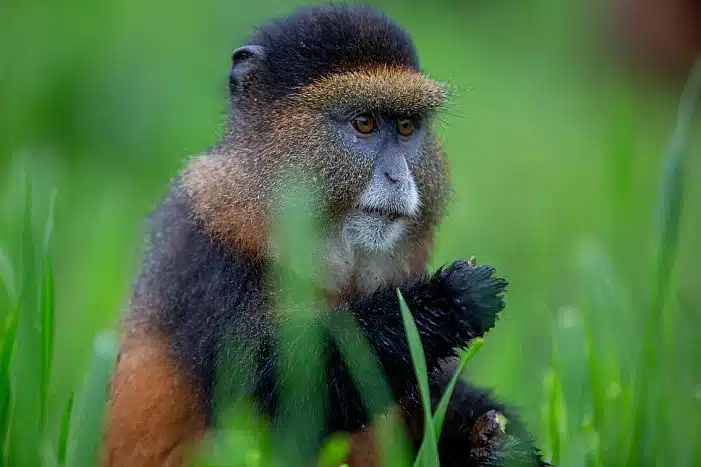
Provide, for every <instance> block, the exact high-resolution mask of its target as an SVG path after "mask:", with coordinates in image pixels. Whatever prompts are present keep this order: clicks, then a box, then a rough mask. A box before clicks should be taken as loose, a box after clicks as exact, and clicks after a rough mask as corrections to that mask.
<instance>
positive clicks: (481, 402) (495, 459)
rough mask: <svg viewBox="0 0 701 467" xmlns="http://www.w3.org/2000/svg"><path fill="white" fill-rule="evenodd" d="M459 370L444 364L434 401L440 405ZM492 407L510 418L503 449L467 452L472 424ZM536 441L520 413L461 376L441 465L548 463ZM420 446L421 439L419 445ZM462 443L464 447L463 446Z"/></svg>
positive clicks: (527, 466) (433, 384)
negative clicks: (481, 454) (475, 453)
mask: <svg viewBox="0 0 701 467" xmlns="http://www.w3.org/2000/svg"><path fill="white" fill-rule="evenodd" d="M456 370H457V367H456V365H455V364H452V365H450V366H448V367H447V368H446V367H444V368H441V369H440V370H439V371H436V372H435V373H434V374H433V377H432V378H431V380H430V392H431V403H432V405H433V410H435V409H436V407H437V406H438V403H439V402H440V399H441V397H442V396H443V394H444V392H445V390H446V388H447V386H448V383H449V381H450V379H451V377H452V375H453V374H454V373H455V371H456ZM490 410H496V411H498V412H500V413H502V414H504V415H505V416H506V418H507V419H508V422H507V425H506V434H507V438H506V440H505V441H504V444H503V447H502V449H500V450H494V451H491V452H490V454H489V455H488V456H486V457H473V456H470V457H468V456H467V451H468V448H466V446H470V443H471V438H470V436H471V432H472V428H473V426H474V424H475V422H476V421H477V419H478V418H479V417H481V416H482V415H483V414H485V413H486V412H488V411H490ZM534 445H535V444H534V441H533V439H532V437H531V435H530V433H529V432H528V430H527V429H526V428H525V426H524V425H523V424H522V423H521V420H520V419H519V417H518V414H517V413H516V412H515V411H514V410H512V409H511V408H510V407H507V406H505V405H503V404H500V403H499V402H497V401H495V400H494V398H493V397H492V396H491V395H490V393H489V391H487V390H484V389H480V388H477V387H474V386H472V385H471V384H470V383H468V382H467V381H465V380H458V382H457V384H456V385H455V389H454V391H453V394H452V396H451V399H450V402H449V404H448V410H447V411H446V415H445V419H444V422H443V429H442V430H441V437H440V439H439V440H438V452H439V456H440V462H441V467H488V466H503V467H536V466H538V467H545V466H549V465H550V464H548V463H547V462H545V461H544V460H543V458H542V457H541V455H540V453H539V451H538V450H537V449H536V448H534ZM415 447H416V448H417V449H418V447H419V444H418V441H417V444H416V446H415ZM461 447H462V448H461Z"/></svg>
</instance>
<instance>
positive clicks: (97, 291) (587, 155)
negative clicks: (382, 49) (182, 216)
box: [0, 0, 701, 467]
mask: <svg viewBox="0 0 701 467" xmlns="http://www.w3.org/2000/svg"><path fill="white" fill-rule="evenodd" d="M292 3H299V2H295V1H292V0H290V1H284V2H281V1H278V0H269V1H267V0H263V1H262V2H260V3H259V2H257V3H256V4H255V5H253V6H251V5H250V4H243V3H241V4H239V3H237V2H233V3H231V4H226V5H223V4H221V3H216V2H205V3H204V4H203V5H204V6H203V7H201V8H197V9H194V8H193V7H192V6H191V5H190V4H187V3H185V2H173V3H172V4H169V6H168V8H167V12H165V11H164V9H163V8H162V5H160V4H157V3H156V4H152V5H151V4H149V5H144V4H143V2H136V1H126V2H121V3H119V4H118V5H117V4H114V5H107V4H105V5H103V4H99V3H90V2H85V1H84V0H70V1H69V2H67V3H66V2H63V3H60V4H59V3H56V5H54V6H52V5H47V6H45V7H44V8H43V9H37V8H36V7H35V5H33V3H32V2H22V1H18V0H9V1H8V2H5V3H4V4H3V6H2V9H3V11H2V14H0V43H3V44H21V46H17V47H2V48H0V69H2V70H3V73H0V102H2V103H3V105H1V106H0V441H2V453H1V454H2V455H0V463H1V464H0V465H7V466H24V465H27V466H36V465H43V466H49V465H50V466H54V465H72V466H78V465H80V466H83V465H91V464H92V461H93V460H94V459H95V456H96V443H97V440H98V439H99V431H100V430H99V427H100V425H101V422H102V416H103V415H104V414H103V413H102V412H101V411H100V409H99V408H100V407H102V404H103V403H104V400H105V397H106V395H107V394H106V391H105V390H104V389H105V385H106V384H107V383H108V381H109V376H110V374H111V371H112V363H113V357H114V352H115V349H114V341H113V339H114V337H113V336H114V334H113V330H114V325H115V323H116V319H117V317H118V315H119V313H120V311H121V310H122V309H123V305H124V300H125V298H126V297H127V296H128V291H129V285H130V281H131V279H132V277H133V273H134V270H135V268H136V267H137V265H138V259H139V242H140V239H141V232H140V228H141V224H140V222H141V219H142V218H143V216H144V215H145V214H146V213H147V212H148V211H149V210H150V209H151V207H152V205H153V203H154V201H155V200H156V199H157V198H158V197H159V196H161V195H162V194H163V192H164V190H165V187H166V184H167V181H168V179H169V177H170V176H172V175H173V174H174V173H175V171H176V170H177V169H178V167H179V166H180V165H181V163H182V160H183V158H184V157H186V156H187V155H188V154H192V153H196V152H198V151H200V150H201V149H202V148H203V147H205V146H206V145H208V144H211V143H212V142H214V140H216V134H215V131H216V129H217V128H218V127H217V125H218V124H219V117H220V111H221V110H222V109H223V103H222V101H221V99H220V97H221V91H222V90H223V84H224V80H223V77H224V76H225V74H226V69H227V68H228V62H227V61H226V57H228V56H229V54H230V51H231V49H232V48H233V47H234V45H236V44H238V41H239V40H240V39H241V38H242V37H243V36H244V35H245V34H244V31H246V30H247V29H248V27H249V26H250V25H251V24H253V23H256V22H257V21H258V20H260V19H262V18H264V17H267V16H269V15H270V14H271V13H270V12H271V11H273V12H281V11H287V10H288V9H289V8H290V7H291V4H292ZM375 3H378V4H380V5H382V6H384V7H385V8H386V9H387V10H388V11H389V12H390V13H391V14H393V15H394V16H395V17H397V18H398V19H399V20H400V21H401V22H402V23H404V24H405V25H406V26H407V27H408V29H409V30H411V31H412V33H413V34H414V36H415V38H416V41H417V44H418V48H419V52H420V53H421V55H422V57H423V59H422V61H423V66H424V67H425V68H426V69H427V71H429V72H430V73H431V74H433V75H434V76H436V77H438V78H440V79H446V80H449V81H450V82H451V83H453V85H454V88H455V95H454V96H453V101H452V102H451V105H450V107H449V109H448V113H447V115H445V116H444V117H443V118H442V124H441V128H440V132H441V134H442V136H444V138H445V140H446V149H447V153H448V156H449V159H450V162H451V172H452V175H453V179H454V184H455V197H454V200H453V203H452V205H451V207H450V210H449V212H448V216H447V218H446V220H445V222H444V224H443V225H442V226H441V229H440V231H439V234H438V239H437V244H436V249H435V255H434V258H432V260H431V264H432V265H434V266H439V265H441V264H444V263H447V262H450V261H452V260H454V259H456V258H459V257H461V258H467V257H469V256H470V255H472V254H473V253H474V254H476V255H477V257H478V258H479V259H480V262H482V263H487V264H493V265H495V266H496V267H497V270H498V273H499V274H500V275H503V276H505V277H506V278H508V279H509V281H510V288H509V291H508V295H507V300H508V304H507V308H506V310H505V312H504V314H503V316H502V318H501V319H500V320H499V322H498V324H497V326H496V328H495V329H494V330H493V331H492V332H490V334H489V336H488V337H487V338H486V339H485V340H484V342H482V341H479V342H478V343H474V344H473V347H472V349H471V352H468V353H466V354H465V355H464V360H463V363H465V362H467V361H468V360H469V363H467V364H466V365H464V371H463V370H462V369H461V371H460V373H461V375H462V376H463V377H468V378H470V379H471V380H472V381H474V382H475V383H477V384H480V385H487V386H491V387H494V388H495V391H496V394H497V395H498V396H500V397H501V398H502V399H504V400H506V401H508V402H510V403H513V404H515V405H517V406H518V407H519V408H520V409H521V413H522V416H523V418H524V420H525V421H526V423H527V424H528V426H529V428H530V429H531V430H532V431H533V433H534V434H535V435H536V437H537V442H538V445H539V446H540V447H542V448H543V450H544V452H545V454H546V455H547V457H548V458H550V459H552V460H553V461H555V462H556V463H557V464H558V465H566V466H568V467H570V466H575V467H576V466H583V467H584V466H587V467H589V466H608V465H641V466H647V465H650V466H652V465H667V466H695V465H701V443H699V442H698V440H699V438H700V436H701V345H700V344H699V342H698V336H697V333H698V329H701V306H699V303H701V289H699V287H698V283H699V280H700V279H701V276H700V275H699V272H698V264H699V261H700V260H701V248H700V247H699V243H698V238H699V234H700V233H701V211H699V210H698V209H697V205H698V200H699V199H701V184H699V183H697V178H698V173H699V169H701V165H699V158H697V157H693V155H694V154H693V153H692V151H690V148H692V147H697V146H696V145H697V144H698V142H699V140H700V139H701V132H699V130H698V129H697V123H698V121H699V119H698V118H696V117H694V116H693V115H692V107H693V105H694V104H695V103H696V100H697V99H696V96H695V93H696V92H697V91H696V89H695V85H696V84H698V80H696V79H695V80H692V81H691V82H690V83H691V84H690V85H689V87H688V89H687V91H686V92H685V93H684V97H683V99H682V103H681V105H680V106H679V116H678V121H677V123H676V124H675V123H674V112H675V109H676V107H677V95H676V94H677V93H676V92H669V91H668V90H664V89H661V88H655V87H651V86H644V85H641V84H639V83H636V82H634V81H633V80H631V79H629V77H627V76H622V75H621V74H620V73H617V72H616V70H615V69H614V68H613V67H606V66H603V65H600V64H599V63H598V62H596V63H597V64H596V66H592V54H593V50H592V49H593V47H590V46H591V43H592V38H590V37H588V36H586V37H585V36H583V35H581V34H580V30H582V29H584V27H585V25H586V24H587V22H593V21H594V20H593V17H591V16H587V14H585V13H586V12H584V11H583V7H579V6H576V5H574V4H570V2H561V1H557V0H537V1H535V0H534V1H525V2H517V3H513V2H450V1H445V2H443V3H442V4H441V5H439V7H440V8H437V6H436V5H435V2H434V3H426V4H423V3H417V4H416V5H412V8H406V5H405V4H404V3H401V2H397V1H391V0H388V1H384V2H380V1H379V0H378V1H377V2H375ZM575 3H576V2H575ZM154 25H155V26H154ZM95 44H99V46H96V45H95ZM222 57H224V58H225V59H222ZM220 84H221V85H220ZM673 125H675V128H676V129H675V130H674V132H673V134H672V136H671V139H670V137H669V133H670V128H671V127H672V126H673ZM290 212H293V211H290ZM302 212H303V210H302ZM293 217H294V216H293ZM296 220H299V217H298V218H297V219H295V218H291V219H288V220H287V221H284V220H283V221H282V222H292V223H293V225H291V226H290V227H289V228H291V229H304V225H297V224H294V223H295V222H296ZM302 239H304V240H306V238H305V237H302ZM299 245H300V248H299V249H296V250H295V249H293V250H291V251H290V254H292V257H291V258H290V260H291V261H292V262H293V263H294V262H295V261H299V263H298V265H297V267H298V268H302V269H307V268H311V267H312V266H310V265H309V264H307V263H305V262H304V261H305V258H306V259H308V258H309V257H308V256H305V255H304V254H303V252H304V251H305V249H306V248H309V246H308V245H307V244H306V243H304V242H302V243H299ZM283 276H284V277H285V278H286V279H285V280H289V281H292V282H293V283H294V281H295V276H294V274H285V273H283ZM292 290H293V293H292V294H291V295H290V296H287V297H285V301H286V303H300V302H305V301H307V300H309V296H308V294H307V292H306V291H305V289H304V286H303V285H300V286H299V287H293V288H292ZM281 311H283V312H284V307H283V309H282V310H281ZM305 316H306V315H304V314H302V315H301V316H299V319H300V320H301V321H300V323H298V325H299V326H304V319H305ZM407 325H408V327H409V330H411V322H410V321H407ZM331 330H332V331H333V333H334V336H336V339H337V341H338V342H339V345H340V347H341V349H342V353H343V355H344V358H345V359H346V360H347V362H348V364H349V366H350V368H351V370H352V374H353V377H354V378H355V380H356V383H357V384H358V385H359V386H360V387H361V388H363V390H364V391H363V395H364V396H365V398H366V399H365V402H366V404H367V405H370V406H372V405H374V404H377V405H381V404H382V403H383V401H386V400H387V398H388V397H389V396H388V394H389V392H388V389H387V387H386V385H385V384H383V381H382V379H381V375H380V370H379V368H378V367H377V365H376V364H374V363H373V360H372V359H371V358H370V356H369V355H368V351H367V348H366V347H365V346H364V345H362V343H358V342H355V341H352V340H351V339H345V340H344V338H345V337H347V336H352V335H354V334H353V332H354V330H353V323H351V322H343V321H339V322H334V323H332V327H331ZM410 334H411V333H410ZM308 337H309V338H308V339H304V341H303V345H301V346H299V347H295V348H294V351H295V352H300V354H297V355H308V354H309V353H312V354H313V352H314V348H315V345H316V344H315V342H316V340H315V337H314V336H313V332H310V333H309V336H308ZM284 339H285V338H284V336H283V341H284ZM478 348H479V349H480V351H479V353H478V354H477V355H474V356H473V353H474V351H476V350H477V349H478ZM290 358H294V354H292V355H291V356H290ZM412 358H414V359H415V360H414V361H415V362H419V363H418V364H417V365H416V367H417V369H418V376H419V378H420V380H422V381H423V373H422V370H421V364H420V360H421V349H420V348H418V347H417V346H415V345H413V346H412ZM290 368H291V369H292V370H293V371H301V372H304V373H302V374H303V375H304V376H305V378H296V377H295V375H294V374H293V375H291V376H290V380H291V381H292V383H291V384H290V385H289V386H288V387H287V388H286V389H287V390H288V391H289V397H296V396H295V394H304V393H305V391H308V390H310V387H312V386H313V385H312V384H311V383H312V382H313V381H314V378H315V377H314V375H313V373H314V372H315V371H317V370H318V368H316V369H315V368H314V365H311V366H310V367H306V368H297V367H295V366H294V365H292V366H291V367H290ZM317 402H319V401H318V400H309V401H307V402H306V403H308V405H305V406H304V407H302V408H303V409H309V410H312V409H313V407H314V404H315V403H317ZM304 415H305V414H304V413H303V412H301V411H300V412H297V413H295V412H293V411H292V412H290V414H289V417H290V418H289V420H287V423H286V424H284V425H286V426H281V427H270V426H267V425H266V423H265V422H264V421H263V420H260V419H257V418H256V417H254V416H252V415H251V414H250V408H249V407H247V406H245V404H244V405H241V406H235V407H229V408H227V409H226V410H225V411H223V413H222V415H221V417H222V420H223V422H225V423H224V426H225V429H223V430H222V432H221V433H218V434H217V436H216V437H215V439H213V440H212V441H211V443H210V444H209V445H208V447H211V448H212V449H211V450H208V451H207V456H205V457H206V458H205V459H203V462H204V463H210V464H213V465H221V461H222V460H225V461H226V462H229V463H231V464H233V465H247V466H248V465H250V466H253V465H259V466H263V465H270V464H277V463H280V460H281V459H291V458H292V457H287V456H294V455H299V456H303V455H304V454H305V453H304V452H297V453H295V452H292V453H291V454H289V452H288V451H289V450H290V446H291V445H292V444H295V443H294V442H290V441H288V442H287V443H285V442H284V440H285V439H288V440H289V439H297V438H294V437H302V436H303V435H304V432H303V430H300V429H299V426H300V422H299V421H298V420H299V419H300V417H304ZM441 419H442V415H441V410H440V409H439V410H437V411H436V413H435V414H433V417H432V418H429V419H428V420H427V421H428V422H429V423H427V440H426V443H425V445H424V448H423V451H422V457H421V458H420V459H419V462H422V463H423V464H422V465H435V454H434V453H435V451H434V444H435V437H436V436H435V435H436V433H437V432H438V431H439V429H440V426H441ZM249 420H253V421H249ZM431 423H432V424H433V425H434V427H433V430H434V431H432V430H431V428H430V425H431ZM303 426H305V427H307V428H308V429H309V432H310V433H311V432H313V431H314V430H318V425H316V424H315V422H314V421H313V420H307V419H306V418H305V419H304V424H303ZM383 428H386V429H387V432H386V433H384V432H383V433H382V438H383V439H385V440H388V441H389V442H387V443H385V444H386V448H387V449H386V452H385V453H384V455H385V456H386V458H388V459H391V460H392V465H408V463H409V462H408V460H407V458H406V451H405V448H406V446H405V444H404V443H403V442H402V438H401V435H402V433H401V430H398V429H397V426H396V425H394V424H388V425H387V426H383ZM279 441H283V442H279ZM297 444H299V443H297ZM295 446H296V444H295ZM302 449H304V448H303V447H302ZM346 449H347V443H346V440H345V438H343V437H342V436H338V437H334V438H333V440H331V441H330V442H329V443H328V444H327V445H326V446H325V447H324V450H323V452H324V455H323V456H322V458H323V461H322V464H323V465H329V466H331V465H337V463H338V459H341V458H342V457H343V453H344V452H345V450H346Z"/></svg>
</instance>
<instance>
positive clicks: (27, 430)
mask: <svg viewBox="0 0 701 467" xmlns="http://www.w3.org/2000/svg"><path fill="white" fill-rule="evenodd" d="M24 188H25V193H24V213H23V216H24V221H23V230H22V233H23V235H22V260H21V263H20V264H21V271H22V273H21V274H22V276H21V277H22V283H21V285H20V293H19V300H18V308H19V316H18V323H17V335H16V342H15V348H14V350H13V352H12V364H11V374H12V376H11V378H12V382H11V385H12V387H13V388H14V390H13V391H12V409H11V410H12V412H13V413H14V414H18V415H19V414H21V416H16V417H15V416H12V417H10V430H9V433H8V445H7V452H8V464H9V465H40V462H41V460H40V442H41V431H42V425H41V410H42V405H43V402H42V397H41V392H40V388H41V378H42V376H41V371H42V368H43V363H42V360H41V358H42V355H41V350H40V349H41V341H42V336H41V324H40V319H41V316H40V309H39V294H40V293H41V292H40V289H41V284H40V283H39V273H38V271H37V262H36V245H38V243H37V242H36V235H35V231H34V228H33V224H32V216H33V213H34V204H33V202H32V194H33V193H32V190H33V189H32V185H31V183H30V182H29V180H26V179H25V185H24Z"/></svg>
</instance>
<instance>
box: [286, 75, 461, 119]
mask: <svg viewBox="0 0 701 467" xmlns="http://www.w3.org/2000/svg"><path fill="white" fill-rule="evenodd" d="M447 95H448V88H447V86H446V85H445V84H443V83H439V82H437V81H434V80H432V79H430V78H428V77H426V76H424V75H422V74H419V73H417V72H415V71H413V70H406V69H392V68H375V69H365V70H360V71H356V72H349V73H343V74H335V75H330V76H327V77H325V78H323V79H321V80H319V81H317V82H316V83H314V84H312V85H310V86H308V87H307V88H305V89H304V90H303V91H302V93H300V95H299V97H300V99H301V100H302V101H306V103H307V104H312V105H317V106H321V107H329V106H335V107H341V108H347V109H357V110H370V109H372V110H376V111H380V112H386V113H394V114H403V115H415V114H418V115H426V114H428V113H431V112H433V111H437V110H439V109H440V108H442V107H443V106H444V105H445V103H446V100H447Z"/></svg>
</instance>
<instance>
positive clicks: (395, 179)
mask: <svg viewBox="0 0 701 467" xmlns="http://www.w3.org/2000/svg"><path fill="white" fill-rule="evenodd" d="M385 178H386V179H387V180H389V181H390V182H392V183H397V182H398V181H399V177H397V176H396V175H394V174H392V173H390V172H385Z"/></svg>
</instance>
